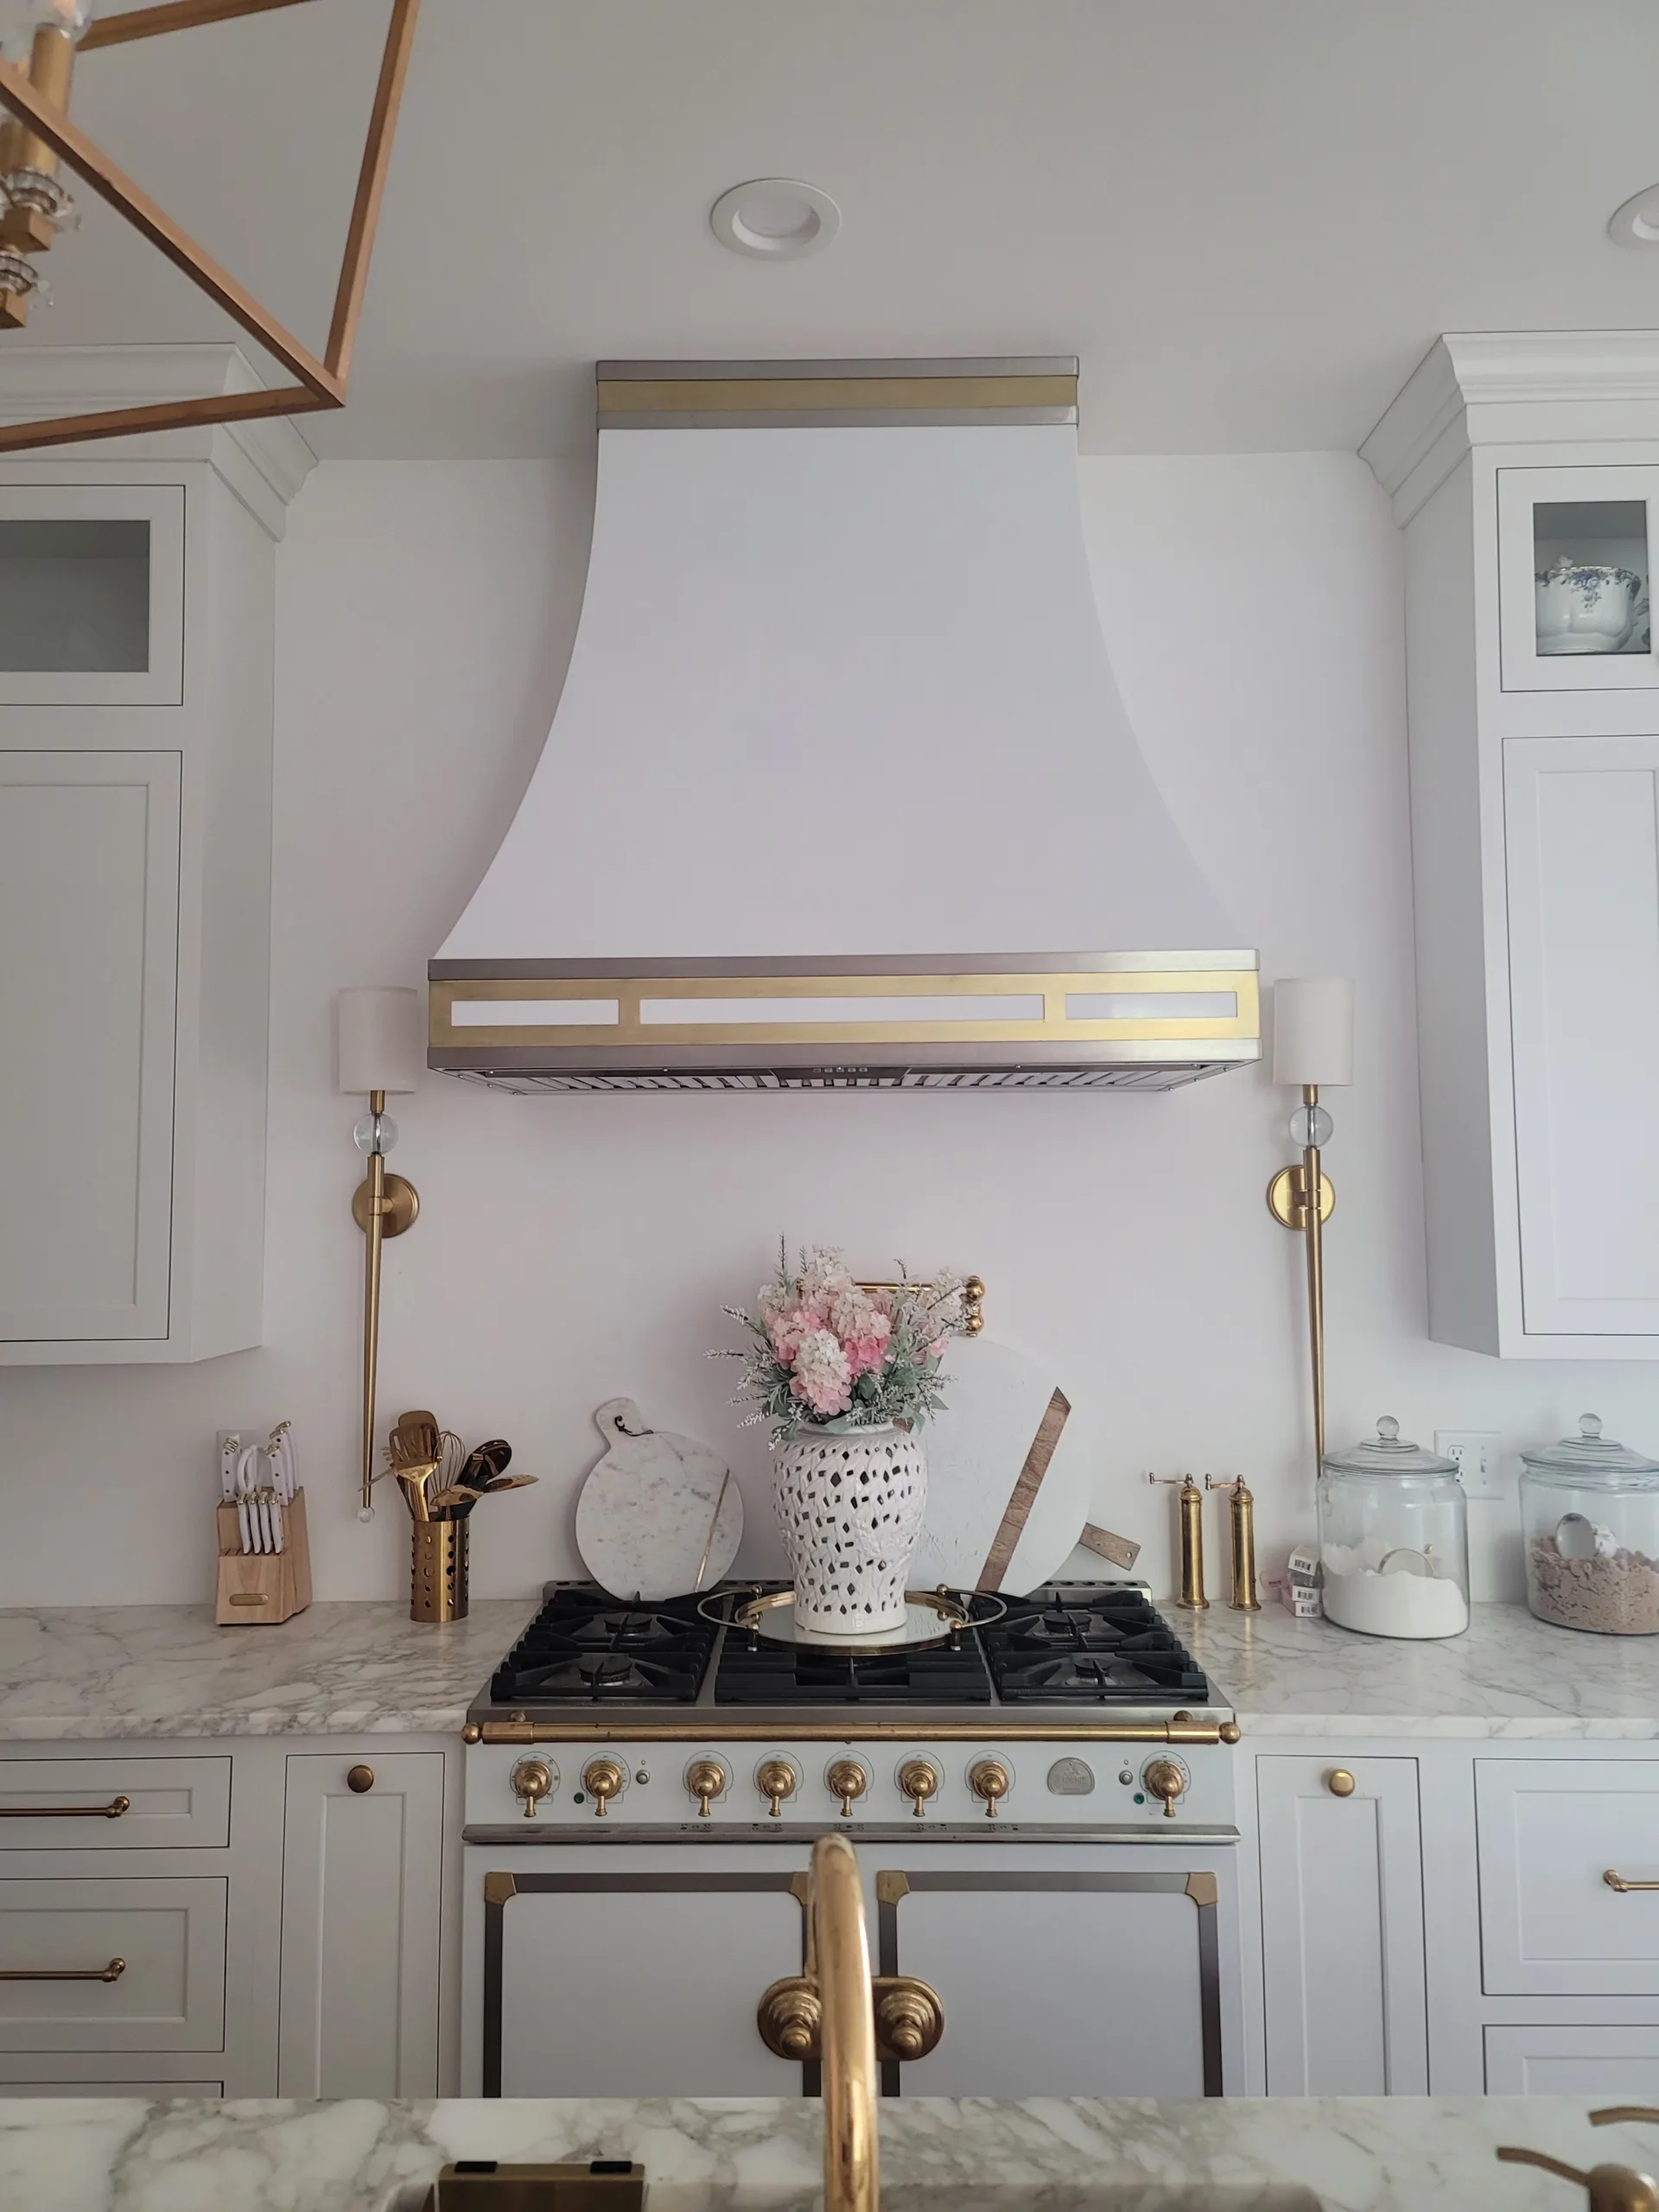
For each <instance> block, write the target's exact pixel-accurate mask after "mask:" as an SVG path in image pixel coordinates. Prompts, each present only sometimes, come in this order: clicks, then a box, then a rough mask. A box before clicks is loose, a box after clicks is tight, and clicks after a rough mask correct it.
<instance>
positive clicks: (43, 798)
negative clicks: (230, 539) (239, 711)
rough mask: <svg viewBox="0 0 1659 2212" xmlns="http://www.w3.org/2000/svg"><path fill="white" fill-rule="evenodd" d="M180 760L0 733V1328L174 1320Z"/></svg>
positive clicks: (121, 1327) (81, 1337) (80, 1331)
mask: <svg viewBox="0 0 1659 2212" xmlns="http://www.w3.org/2000/svg"><path fill="white" fill-rule="evenodd" d="M179 779H180V756H179V755H178V754H177V753H6V752H0V944H3V945H4V947H5V948H6V955H5V958H4V959H3V960H0V1039H3V1049H0V1341H5V1342H8V1343H13V1344H27V1343H29V1342H30V1341H36V1342H40V1341H46V1342H51V1341H54V1340H73V1341H78V1342H87V1341H97V1340H99V1339H108V1338H135V1337H153V1338H164V1337H165V1336H166V1334H167V1329H168V1276H169V1268H170V1246H171V1210H172V1188H173V1046H174V1020H175V994H176V982H175V972H176V964H177V953H178V913H179V804H180V782H179Z"/></svg>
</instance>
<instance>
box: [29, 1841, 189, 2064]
mask: <svg viewBox="0 0 1659 2212" xmlns="http://www.w3.org/2000/svg"><path fill="white" fill-rule="evenodd" d="M225 1912H226V1884H225V1882H224V1881H223V1880H222V1879H220V1880H214V1879H212V1878H207V1877H203V1878H180V1879H177V1880H174V1879H171V1878H167V1877H165V1876H154V1875H135V1876H131V1877H130V1878H120V1879H114V1880H108V1881H103V1880H99V1881H90V1880H89V1881H44V1882H24V1881H0V2051H48V2050H85V2051H99V2052H105V2051H107V2052H111V2053H115V2052H119V2051H131V2050H222V2049H223V2047H224V2043H225Z"/></svg>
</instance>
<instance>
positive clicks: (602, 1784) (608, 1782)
mask: <svg viewBox="0 0 1659 2212" xmlns="http://www.w3.org/2000/svg"><path fill="white" fill-rule="evenodd" d="M627 1778H628V1777H626V1774H624V1773H623V1771H622V1769H621V1768H620V1765H619V1764H617V1762H616V1761H615V1760H614V1759H589V1760H588V1764H587V1765H586V1766H585V1767H583V1769H582V1788H583V1789H585V1790H586V1791H587V1792H588V1796H590V1797H591V1798H592V1799H593V1801H594V1812H595V1813H596V1814H597V1815H598V1816H599V1818H600V1819H601V1821H602V1820H603V1819H604V1817H605V1814H606V1810H607V1807H608V1806H609V1804H610V1802H611V1800H612V1798H613V1797H614V1796H616V1794H617V1792H618V1791H619V1790H620V1789H621V1787H622V1785H623V1783H625V1782H626V1780H627Z"/></svg>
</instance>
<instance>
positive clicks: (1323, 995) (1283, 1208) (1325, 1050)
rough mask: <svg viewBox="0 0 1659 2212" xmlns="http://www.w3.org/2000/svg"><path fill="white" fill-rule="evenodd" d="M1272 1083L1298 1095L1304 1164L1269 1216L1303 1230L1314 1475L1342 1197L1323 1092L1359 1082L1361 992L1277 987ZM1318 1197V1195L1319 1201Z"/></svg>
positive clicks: (1295, 1125) (1277, 1183)
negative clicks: (1330, 1247) (1331, 1262)
mask: <svg viewBox="0 0 1659 2212" xmlns="http://www.w3.org/2000/svg"><path fill="white" fill-rule="evenodd" d="M1273 1079H1274V1082H1275V1083H1282V1084H1292V1085H1294V1086H1296V1087H1297V1088H1299V1089H1300V1091H1301V1094H1302V1103H1301V1104H1300V1107H1299V1108H1298V1109H1297V1110H1296V1111H1295V1113H1294V1114H1293V1115H1292V1116H1291V1117H1290V1135H1291V1141H1292V1142H1293V1143H1294V1144H1299V1145H1300V1147H1301V1148H1302V1157H1301V1164H1300V1166H1295V1167H1281V1169H1280V1170H1279V1173H1277V1174H1276V1175H1275V1176H1274V1179H1273V1180H1272V1181H1271V1182H1270V1183H1269V1184H1268V1211H1269V1212H1270V1213H1271V1214H1272V1216H1273V1217H1274V1220H1275V1221H1276V1222H1277V1223H1279V1224H1280V1226H1281V1228H1284V1229H1294V1230H1300V1232H1301V1234H1302V1236H1303V1237H1304V1239H1305V1240H1306V1252H1307V1338H1308V1352H1309V1357H1310V1363H1311V1366H1312V1370H1313V1470H1314V1473H1315V1474H1316V1475H1317V1474H1318V1473H1319V1469H1320V1468H1321V1467H1322V1466H1323V1465H1324V1464H1325V1251H1324V1238H1323V1230H1324V1227H1325V1223H1326V1222H1327V1221H1329V1220H1330V1218H1331V1216H1332V1213H1333V1212H1334V1211H1335V1209H1336V1204H1337V1193H1336V1191H1335V1189H1334V1187H1333V1186H1332V1183H1331V1180H1330V1178H1329V1177H1328V1176H1327V1175H1326V1174H1325V1172H1324V1170H1323V1168H1322V1167H1321V1166H1320V1164H1319V1154H1320V1153H1321V1152H1322V1150H1323V1149H1324V1147H1325V1145H1326V1144H1328V1143H1329V1141H1330V1140H1331V1133H1332V1120H1331V1116H1330V1115H1329V1114H1328V1113H1327V1112H1326V1111H1325V1108H1324V1107H1323V1106H1321V1105H1320V1103H1319V1091H1320V1089H1321V1087H1322V1086H1324V1085H1327V1084H1328V1085H1332V1086H1338V1085H1343V1084H1351V1082H1352V1081H1353V1079H1354V987H1353V984H1352V983H1351V982H1350V981H1349V980H1348V978H1347V977H1346V976H1286V977H1284V978H1283V979H1282V980H1281V982H1277V983H1275V984H1274V987H1273ZM1316 1194H1317V1195H1316Z"/></svg>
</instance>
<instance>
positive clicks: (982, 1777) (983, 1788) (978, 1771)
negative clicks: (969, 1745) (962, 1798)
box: [968, 1759, 1014, 1821]
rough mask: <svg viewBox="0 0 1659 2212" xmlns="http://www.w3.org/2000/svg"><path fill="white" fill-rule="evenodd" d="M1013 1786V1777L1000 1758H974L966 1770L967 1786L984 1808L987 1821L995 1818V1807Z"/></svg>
mask: <svg viewBox="0 0 1659 2212" xmlns="http://www.w3.org/2000/svg"><path fill="white" fill-rule="evenodd" d="M1013 1786H1014V1777H1013V1776H1012V1775H1011V1774H1010V1773H1009V1772H1008V1770H1007V1767H1005V1766H1004V1765H1003V1764H1002V1762H1001V1759H976V1760H975V1762H974V1764H972V1766H970V1767H969V1770H968V1787H969V1789H971V1790H972V1791H973V1793H974V1795H975V1796H976V1797H977V1798H978V1799H980V1801H981V1802H982V1804H983V1805H984V1808H985V1817H986V1819H987V1820H988V1821H994V1820H995V1818H996V1808H997V1806H998V1805H999V1804H1000V1803H1001V1801H1002V1799H1003V1798H1004V1797H1006V1796H1007V1794H1008V1791H1009V1790H1010V1789H1012V1788H1013Z"/></svg>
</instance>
